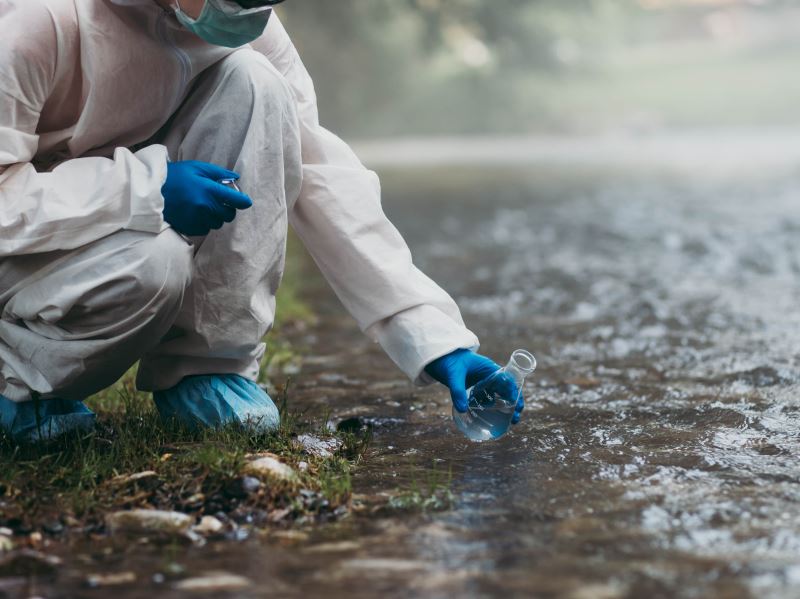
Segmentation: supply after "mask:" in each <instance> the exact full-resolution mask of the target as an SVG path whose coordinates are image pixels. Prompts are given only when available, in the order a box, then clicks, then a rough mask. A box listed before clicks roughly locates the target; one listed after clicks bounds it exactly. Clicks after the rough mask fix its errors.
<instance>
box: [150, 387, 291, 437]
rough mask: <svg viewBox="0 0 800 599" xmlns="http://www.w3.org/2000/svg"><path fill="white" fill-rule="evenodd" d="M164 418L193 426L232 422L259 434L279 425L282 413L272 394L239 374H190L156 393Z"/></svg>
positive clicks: (154, 396)
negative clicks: (270, 396)
mask: <svg viewBox="0 0 800 599" xmlns="http://www.w3.org/2000/svg"><path fill="white" fill-rule="evenodd" d="M153 400H154V401H155V403H156V408H157V409H158V413H159V414H160V415H161V419H162V420H164V421H166V422H168V421H170V420H177V421H178V422H180V423H182V424H184V425H186V426H188V427H189V428H198V427H204V426H205V427H210V428H218V427H220V426H223V425H225V424H229V423H232V422H236V423H239V424H241V425H243V426H244V427H245V428H246V429H248V430H251V431H253V432H256V433H266V432H269V431H272V430H275V429H276V428H278V425H279V424H280V419H281V418H280V414H279V413H278V408H277V407H276V406H275V404H274V403H273V402H272V400H271V399H270V398H269V395H267V394H266V392H265V391H264V390H263V389H262V388H261V387H259V386H258V385H257V384H255V383H254V382H253V381H251V380H249V379H246V378H244V377H242V376H239V375H238V374H211V375H197V376H187V377H186V378H184V379H183V380H182V381H181V382H180V383H178V384H177V385H175V386H174V387H172V388H171V389H166V390H164V391H155V392H153Z"/></svg>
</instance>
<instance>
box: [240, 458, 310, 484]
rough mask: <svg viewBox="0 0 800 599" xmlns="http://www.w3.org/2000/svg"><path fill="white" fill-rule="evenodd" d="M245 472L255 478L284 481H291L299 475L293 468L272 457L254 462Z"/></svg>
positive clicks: (246, 467) (248, 465)
mask: <svg viewBox="0 0 800 599" xmlns="http://www.w3.org/2000/svg"><path fill="white" fill-rule="evenodd" d="M245 472H247V473H248V474H252V475H253V476H258V477H262V478H273V479H277V480H282V481H291V480H295V479H296V478H297V474H296V473H295V471H294V470H293V469H292V467H291V466H288V465H287V464H284V463H283V462H281V461H280V460H278V459H276V458H275V457H272V456H263V457H259V458H257V459H255V460H253V461H252V462H250V463H249V464H247V466H245Z"/></svg>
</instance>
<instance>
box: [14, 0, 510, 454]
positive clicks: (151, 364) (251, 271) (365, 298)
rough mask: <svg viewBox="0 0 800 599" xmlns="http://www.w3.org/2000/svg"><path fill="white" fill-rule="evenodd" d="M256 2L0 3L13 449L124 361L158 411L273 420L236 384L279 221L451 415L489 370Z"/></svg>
mask: <svg viewBox="0 0 800 599" xmlns="http://www.w3.org/2000/svg"><path fill="white" fill-rule="evenodd" d="M275 3H277V2H275V1H269V0H179V1H176V0H0V425H1V427H0V428H1V429H2V431H4V432H5V433H6V434H10V435H11V436H12V437H13V438H14V439H16V440H38V439H42V438H49V437H52V436H54V435H56V434H60V433H63V432H66V431H69V430H74V429H86V428H87V427H91V426H92V425H93V421H94V415H93V414H92V412H90V411H89V410H88V408H86V406H84V404H83V403H82V400H84V399H85V398H86V397H87V396H89V395H91V394H92V393H95V392H97V391H99V390H101V389H103V388H105V387H107V386H109V385H111V384H112V383H114V381H116V380H117V379H118V378H119V377H120V376H121V375H122V374H123V373H124V372H126V371H127V370H128V369H129V368H130V367H131V366H132V365H133V364H135V363H136V362H137V361H138V360H140V365H139V371H138V378H137V386H138V387H139V388H140V389H142V390H149V391H152V392H153V397H154V400H155V403H156V407H157V408H158V410H159V412H160V414H161V415H162V417H165V418H177V419H178V420H180V421H182V422H184V423H186V424H187V425H191V426H196V425H205V426H218V425H220V424H223V423H228V422H239V423H242V424H247V425H250V426H255V427H257V428H258V429H259V430H268V429H270V428H272V427H274V426H276V425H277V423H278V412H277V409H276V408H275V405H274V404H273V402H272V401H271V400H270V398H269V397H268V396H267V394H266V393H265V392H264V391H263V390H262V389H261V388H260V387H259V386H258V385H256V384H255V382H254V381H255V379H256V376H257V373H258V365H259V359H260V358H261V357H262V355H263V353H264V349H265V346H264V343H263V342H262V338H263V337H264V335H265V333H266V332H267V331H268V330H269V328H270V326H271V325H272V322H273V318H274V313H275V293H276V291H277V289H278V285H279V283H280V280H281V275H282V270H283V263H284V251H285V244H286V235H287V227H288V225H289V224H291V225H292V227H293V228H294V230H295V231H296V232H297V234H298V236H299V237H300V239H301V240H302V241H303V243H304V244H305V246H306V247H307V249H308V251H309V252H310V254H311V256H312V257H313V258H314V260H315V261H316V263H317V265H318V266H319V268H320V270H321V271H322V273H323V275H324V276H325V278H326V279H327V281H328V282H329V283H330V285H331V286H332V287H333V289H334V290H335V292H336V294H337V295H338V297H339V298H340V300H341V301H342V303H343V304H344V305H345V307H346V308H347V310H348V311H349V312H350V313H351V314H352V315H353V316H354V317H355V319H356V320H357V321H358V324H359V325H360V327H361V329H362V330H363V331H364V332H365V333H366V334H367V335H369V337H371V338H372V339H373V340H375V341H376V342H378V343H379V344H380V345H381V346H382V347H383V349H384V350H385V351H386V353H387V354H388V355H389V356H390V357H391V359H392V360H393V361H394V362H395V363H396V364H397V365H398V366H399V368H400V369H402V370H403V371H404V372H405V373H406V374H407V375H408V376H409V377H410V378H411V379H412V380H413V381H415V382H416V383H418V384H424V383H430V382H433V381H434V380H438V381H439V382H441V383H443V384H445V385H447V386H448V387H449V388H450V391H451V395H452V398H453V402H454V404H455V406H456V409H458V410H461V411H464V410H466V406H467V403H466V402H467V400H466V395H465V388H466V387H467V386H468V385H470V384H474V382H476V381H477V380H480V379H481V378H483V377H484V376H486V375H487V374H489V373H491V372H493V371H494V370H496V369H497V368H498V366H497V365H496V364H495V363H494V362H492V361H491V360H489V359H488V358H484V357H482V356H480V355H478V354H477V353H475V350H477V347H478V340H477V338H476V336H475V335H474V334H473V333H472V332H470V331H469V330H468V329H467V328H466V327H465V326H464V322H463V320H462V318H461V315H460V314H459V310H458V308H457V306H456V305H455V303H454V302H453V300H452V299H451V298H450V297H449V296H448V295H447V294H446V293H445V292H444V291H443V290H442V289H441V288H440V287H438V286H437V285H436V284H435V283H434V282H433V281H431V280H430V279H429V278H428V277H426V276H425V275H424V274H423V273H422V272H420V271H419V270H418V269H417V268H416V267H415V266H414V264H413V263H412V260H411V255H410V253H409V250H408V248H407V246H406V244H405V242H404V241H403V239H402V237H401V236H400V234H399V233H398V231H397V230H396V229H395V228H394V227H393V226H392V224H391V223H390V222H389V221H388V220H387V218H386V217H385V215H384V214H383V211H382V209H381V203H380V187H379V182H378V178H377V176H376V175H375V173H373V172H371V171H369V170H367V169H365V168H364V167H363V166H362V165H361V163H360V162H359V161H358V159H357V158H356V156H355V155H354V154H353V152H352V151H351V150H350V149H349V148H348V146H347V145H346V144H345V143H344V142H343V141H341V140H340V139H339V138H337V137H336V136H335V135H333V134H331V133H330V132H328V131H327V130H325V129H324V128H322V127H321V126H320V125H319V122H318V115H317V106H316V99H315V95H314V89H313V84H312V81H311V78H310V77H309V75H308V73H307V72H306V70H305V68H304V67H303V64H302V62H301V61H300V58H299V56H298V54H297V52H296V50H295V48H294V46H293V44H292V42H291V40H290V38H289V36H288V35H287V33H286V31H285V29H284V28H283V26H282V25H281V23H280V21H279V20H278V18H277V16H276V15H271V11H272V9H271V8H270V6H269V5H271V4H275ZM237 185H238V188H237ZM239 189H240V191H239ZM521 409H522V405H521V404H520V405H519V406H518V412H519V410H521ZM518 418H519V413H517V414H516V415H515V420H516V419H518Z"/></svg>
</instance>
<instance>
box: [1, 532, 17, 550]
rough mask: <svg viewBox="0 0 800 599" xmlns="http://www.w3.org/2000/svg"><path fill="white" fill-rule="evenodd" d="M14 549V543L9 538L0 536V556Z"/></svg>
mask: <svg viewBox="0 0 800 599" xmlns="http://www.w3.org/2000/svg"><path fill="white" fill-rule="evenodd" d="M12 549H14V541H13V540H12V539H11V537H10V536H6V535H0V554H2V553H8V552H9V551H11V550H12Z"/></svg>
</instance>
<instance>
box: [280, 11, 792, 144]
mask: <svg viewBox="0 0 800 599" xmlns="http://www.w3.org/2000/svg"><path fill="white" fill-rule="evenodd" d="M279 10H280V14H281V16H282V18H283V19H284V20H285V22H286V25H287V27H288V29H289V31H290V33H291V35H292V37H293V38H294V40H295V44H296V45H297V47H298V49H299V50H300V53H301V55H302V57H303V60H304V61H305V63H306V65H307V67H308V69H309V70H310V72H311V74H312V76H313V77H314V80H315V82H316V85H317V91H318V95H319V98H320V106H321V115H322V120H323V122H324V123H325V124H326V125H327V126H328V127H329V128H331V129H334V130H335V131H337V132H339V133H341V134H343V135H345V136H346V137H350V138H354V137H357V138H364V137H372V138H374V137H393V136H398V135H402V136H409V135H462V134H470V135H487V134H513V135H520V134H531V133H542V132H546V133H570V134H575V133H581V134H585V133H598V132H602V133H607V132H609V131H610V132H619V131H624V132H629V131H633V132H636V133H642V132H644V133H648V132H652V131H659V130H662V129H665V128H673V129H674V128H695V127H757V126H785V125H796V124H797V122H798V106H800V78H798V77H797V65H798V63H799V62H800V4H798V3H797V2H794V1H791V0H491V1H487V0H337V1H336V2H331V1H330V0H290V1H288V2H286V3H285V4H284V5H283V6H282V7H281V8H280V9H279Z"/></svg>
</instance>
